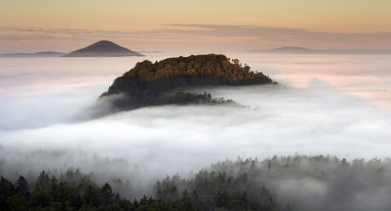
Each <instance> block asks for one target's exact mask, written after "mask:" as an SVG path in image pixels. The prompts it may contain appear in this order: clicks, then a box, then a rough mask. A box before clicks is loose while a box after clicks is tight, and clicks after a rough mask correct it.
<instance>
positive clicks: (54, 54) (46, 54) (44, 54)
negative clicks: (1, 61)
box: [0, 51, 66, 58]
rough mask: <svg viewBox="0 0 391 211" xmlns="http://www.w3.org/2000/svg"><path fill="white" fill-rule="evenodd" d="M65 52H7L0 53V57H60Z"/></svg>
mask: <svg viewBox="0 0 391 211" xmlns="http://www.w3.org/2000/svg"><path fill="white" fill-rule="evenodd" d="M65 54H66V53H61V52H53V51H45V52H38V53H8V54H3V55H0V58H37V57H61V56H63V55H65Z"/></svg>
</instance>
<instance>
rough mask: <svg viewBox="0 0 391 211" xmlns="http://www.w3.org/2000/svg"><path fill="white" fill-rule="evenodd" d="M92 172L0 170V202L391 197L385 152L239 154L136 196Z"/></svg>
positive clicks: (371, 203) (107, 204) (183, 206)
mask: <svg viewBox="0 0 391 211" xmlns="http://www.w3.org/2000/svg"><path fill="white" fill-rule="evenodd" d="M91 174H93V173H91ZM91 174H88V175H86V174H83V173H81V170H76V171H72V170H68V171H67V172H66V173H63V174H61V175H60V176H58V175H57V176H56V174H55V173H54V172H50V171H47V172H45V171H42V172H41V173H40V174H39V175H38V177H37V178H35V179H33V180H32V181H27V179H26V177H25V176H22V175H20V176H19V177H18V178H16V179H15V180H14V181H11V180H10V179H7V178H5V177H3V176H1V178H0V207H1V210H132V211H138V210H149V211H155V210H200V211H201V210H205V211H209V210H220V211H225V210H227V211H231V210H233V211H236V210H249V211H250V210H253V211H277V210H279V211H289V210H321V211H322V210H389V207H390V201H391V184H390V182H389V181H391V180H390V179H391V159H389V158H386V159H384V160H381V159H378V158H373V159H371V160H368V161H366V160H364V159H354V160H353V161H351V162H348V161H347V160H346V159H340V158H338V157H336V156H330V155H327V156H323V155H317V156H306V155H297V154H296V155H293V156H280V157H278V156H274V157H271V158H267V159H264V160H262V161H259V160H258V159H257V158H255V159H252V158H247V159H242V158H240V157H238V159H237V160H235V161H232V160H228V159H227V160H225V161H221V162H218V163H215V164H212V165H211V166H210V167H208V168H205V169H202V170H200V171H198V172H197V173H195V174H192V175H191V176H189V177H187V178H182V177H181V176H180V175H179V174H174V175H172V176H171V177H170V176H166V177H165V178H163V179H161V180H157V181H156V182H155V184H154V185H151V187H150V188H151V189H152V190H153V191H152V194H151V195H149V196H148V195H147V196H146V195H144V196H143V197H141V198H138V199H136V198H133V199H132V198H130V197H129V196H132V195H135V194H129V192H134V191H139V190H137V189H134V188H133V187H132V186H131V185H130V184H129V182H128V181H126V182H122V181H121V179H119V178H114V179H113V180H111V181H108V182H105V183H103V184H101V185H98V184H97V183H96V182H95V181H93V179H92V178H93V177H91Z"/></svg>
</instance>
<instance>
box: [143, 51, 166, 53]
mask: <svg viewBox="0 0 391 211" xmlns="http://www.w3.org/2000/svg"><path fill="white" fill-rule="evenodd" d="M139 53H144V54H149V53H164V52H163V51H139Z"/></svg>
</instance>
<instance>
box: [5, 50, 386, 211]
mask: <svg viewBox="0 0 391 211" xmlns="http://www.w3.org/2000/svg"><path fill="white" fill-rule="evenodd" d="M169 56H171V55H164V54H159V55H154V56H148V57H146V58H111V59H95V60H94V59H84V58H83V59H81V58H50V59H41V58H37V59H18V60H11V59H1V61H2V63H1V64H0V71H1V72H0V73H1V77H0V80H1V83H0V84H1V85H0V99H1V104H0V115H1V117H2V118H1V119H0V144H1V147H0V153H1V157H2V158H3V161H2V163H1V165H0V174H1V175H6V176H8V177H12V179H14V178H16V177H17V176H18V175H17V174H22V175H25V174H26V175H27V174H28V172H29V171H30V173H31V174H34V175H38V173H39V172H40V171H42V170H45V171H52V172H54V171H57V172H59V173H61V172H65V171H66V170H68V169H78V168H79V169H81V171H83V173H85V174H89V173H90V172H91V171H92V172H94V173H96V174H97V175H100V178H98V180H99V181H102V182H104V181H105V180H109V179H110V178H114V177H116V178H121V179H123V180H127V179H129V180H130V182H131V183H132V184H133V185H136V186H138V189H139V190H142V191H144V192H145V193H147V194H148V193H151V191H152V190H150V185H151V184H153V183H154V182H155V181H156V180H157V179H161V178H164V177H166V176H167V175H173V174H176V173H178V174H180V175H181V176H182V177H184V178H190V177H191V176H193V175H194V174H193V173H192V172H197V171H199V170H200V169H203V168H208V167H209V166H210V164H212V163H216V162H218V161H224V160H226V159H230V160H236V159H237V157H238V156H241V157H244V158H248V157H252V158H258V159H260V160H263V159H267V158H272V157H273V156H274V155H278V156H280V155H281V156H284V155H285V156H287V155H294V154H295V153H299V154H304V155H320V154H321V155H336V156H338V157H340V158H346V159H347V160H348V161H349V162H351V161H353V160H354V159H356V158H359V159H360V158H364V159H366V160H370V159H372V158H374V157H378V158H381V159H385V158H386V157H387V156H389V149H391V146H390V145H391V143H390V142H389V140H390V138H391V131H390V130H389V128H390V126H391V122H390V108H391V107H390V99H391V98H390V97H391V95H390V93H391V92H390V91H391V87H390V86H391V85H390V84H391V83H390V82H391V74H390V67H391V62H390V61H391V58H390V56H362V55H360V56H357V55H355V56H348V55H347V56H335V55H334V56H333V55H327V56H324V55H310V56H308V57H305V56H303V55H262V54H256V55H254V54H238V55H227V56H229V57H231V58H239V59H240V60H241V62H242V63H247V64H248V65H249V66H250V67H252V70H254V71H255V70H258V71H262V72H263V73H265V74H266V75H269V76H270V77H271V78H272V79H273V80H275V81H277V82H279V83H280V85H278V86H271V85H263V86H247V87H219V88H200V89H195V90H192V91H193V92H199V93H203V92H210V93H211V94H212V96H213V97H224V98H225V99H232V100H234V101H236V102H238V103H240V104H241V105H244V107H228V106H199V105H198V106H157V107H149V108H141V109H136V110H131V111H125V112H120V113H115V114H113V115H109V116H105V117H102V118H98V119H91V120H88V121H79V119H80V118H79V117H80V116H81V115H88V112H89V111H88V109H89V108H90V106H91V105H93V104H94V103H95V102H96V99H97V98H98V96H99V95H100V94H101V93H103V92H105V91H106V90H107V88H108V87H109V86H110V85H111V83H112V81H113V80H114V79H115V78H116V77H118V76H120V75H121V74H123V73H124V72H126V71H127V70H129V69H130V68H132V67H133V66H134V64H135V63H136V62H138V61H142V60H144V59H149V60H151V61H155V60H160V59H163V58H166V57H169ZM3 61H5V62H3ZM16 61H18V62H16ZM1 157H0V159H1ZM279 182H281V183H284V180H281V181H279ZM324 185H325V184H323V183H319V182H317V181H313V180H312V179H308V178H302V180H297V181H294V182H290V186H284V189H283V188H280V189H278V187H279V186H278V185H274V186H273V187H275V188H276V189H277V191H280V192H281V193H282V192H287V193H294V192H296V191H298V190H299V192H300V193H302V196H303V197H304V198H305V197H307V196H308V195H313V192H311V191H317V190H319V191H318V192H317V194H320V195H322V194H325V192H322V188H323V186H324ZM307 186H311V188H309V189H310V190H307V189H306V187H307ZM281 187H282V186H281ZM314 187H316V188H317V189H316V188H315V189H314ZM141 195H143V193H141ZM282 197H284V196H282ZM285 197H287V196H285ZM311 206H312V205H311ZM311 206H310V207H311ZM369 207H370V206H369Z"/></svg>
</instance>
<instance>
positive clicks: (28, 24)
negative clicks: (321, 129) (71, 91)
mask: <svg viewBox="0 0 391 211" xmlns="http://www.w3.org/2000/svg"><path fill="white" fill-rule="evenodd" d="M0 5H1V7H0V20H1V21H0V53H12V52H36V51H45V50H52V51H63V52H69V51H72V50H75V49H77V48H81V47H85V46H86V45H88V44H91V43H93V42H95V41H98V40H101V39H106V40H111V41H114V42H116V43H118V44H120V45H123V46H124V47H127V48H130V49H132V50H151V49H154V50H161V51H194V52H197V51H242V50H247V49H254V48H260V49H263V48H274V47H281V46H288V45H289V46H303V47H308V48H317V49H331V48H333V49H334V48H336V49H353V48H354V49H357V48H359V49H387V50H390V49H391V9H390V8H391V1H389V0H372V1H367V0H344V1H341V0H328V1H318V0H295V1H294V0H273V1H271V0H244V1H234V0H214V1H212V0H209V1H207V0H198V1H183V0H182V1H179V0H165V1H157V0H150V1H132V0H115V1H102V0H83V1H76V0H67V1H50V0H41V1H30V0H24V1H21V0H19V1H18V0H14V1H8V0H0Z"/></svg>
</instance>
